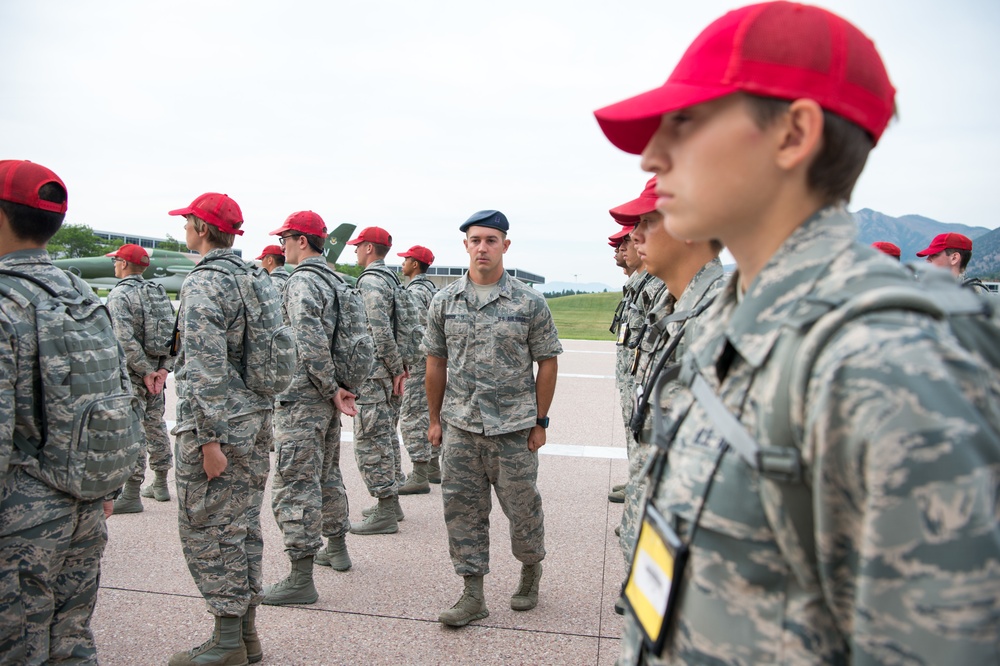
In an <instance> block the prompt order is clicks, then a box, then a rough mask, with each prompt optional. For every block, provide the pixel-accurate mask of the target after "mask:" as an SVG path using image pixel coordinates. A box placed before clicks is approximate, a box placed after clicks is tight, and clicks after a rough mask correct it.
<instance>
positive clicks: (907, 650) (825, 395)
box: [622, 208, 1000, 664]
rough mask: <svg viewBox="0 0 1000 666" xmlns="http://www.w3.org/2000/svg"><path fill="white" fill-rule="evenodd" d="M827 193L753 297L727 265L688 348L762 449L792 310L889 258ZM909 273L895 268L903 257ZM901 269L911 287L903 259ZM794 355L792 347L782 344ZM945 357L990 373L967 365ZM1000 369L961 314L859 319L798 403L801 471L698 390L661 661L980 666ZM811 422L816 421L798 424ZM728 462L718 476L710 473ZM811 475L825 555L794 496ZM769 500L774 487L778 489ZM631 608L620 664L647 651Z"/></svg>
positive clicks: (836, 341)
mask: <svg viewBox="0 0 1000 666" xmlns="http://www.w3.org/2000/svg"><path fill="white" fill-rule="evenodd" d="M855 233H856V229H855V225H854V222H853V221H852V220H851V218H850V216H849V215H848V214H847V213H846V211H844V210H843V209H841V208H827V209H824V210H822V211H820V212H818V213H817V214H816V215H814V216H813V217H812V218H810V219H809V220H807V221H806V222H805V223H804V224H803V225H802V226H801V227H799V228H798V229H797V230H796V231H795V232H794V233H793V234H792V235H791V236H790V237H789V238H788V239H787V240H786V241H785V242H784V244H783V245H782V246H781V247H780V248H779V249H778V250H777V251H776V252H775V253H774V255H773V256H772V258H771V259H770V261H769V263H768V264H767V265H766V266H765V267H764V268H763V270H762V271H761V272H760V274H759V275H758V276H757V278H756V279H755V280H754V282H753V283H752V284H751V285H750V286H749V290H748V292H747V293H746V295H745V296H743V297H738V295H737V289H738V282H737V280H735V279H734V280H731V281H730V282H729V283H728V284H727V286H726V288H725V289H724V290H723V291H722V293H721V294H720V296H719V299H718V300H717V301H716V303H715V304H714V305H713V306H712V307H711V308H710V309H709V310H708V311H707V312H706V313H705V315H704V316H702V317H700V318H699V327H698V331H697V332H698V335H697V336H696V337H694V338H692V340H691V343H690V346H689V347H688V355H689V356H690V358H691V359H694V360H695V361H697V363H698V366H699V367H700V368H701V373H702V375H703V376H704V378H705V380H706V382H707V383H708V385H709V386H710V387H711V389H712V390H713V391H715V392H716V394H717V395H719V396H720V398H721V400H722V401H723V402H724V403H725V405H726V406H727V408H728V410H729V411H730V412H731V413H732V414H734V415H735V416H737V417H738V418H739V419H740V420H741V422H742V424H743V426H744V427H745V428H746V429H747V430H748V432H749V433H750V435H751V436H753V437H754V438H755V439H756V440H757V441H758V442H759V443H760V445H761V446H783V444H782V443H780V442H777V441H775V442H772V441H771V438H770V436H769V433H768V432H767V431H765V430H764V429H763V428H761V427H760V426H761V424H763V423H766V422H767V421H768V418H769V414H770V409H771V408H772V404H773V400H772V398H773V396H774V395H775V393H776V392H778V391H787V390H788V389H787V387H786V386H779V385H778V383H779V380H780V378H781V376H782V374H783V373H782V366H783V363H784V359H783V358H776V354H775V353H772V352H774V351H775V350H778V349H780V347H779V346H778V344H777V343H778V341H779V339H781V338H782V333H783V330H782V329H783V322H784V321H785V320H786V319H787V318H789V317H790V316H793V315H794V314H795V313H796V311H797V310H798V309H799V308H801V307H803V306H807V305H808V303H809V301H810V300H811V299H823V298H824V297H830V296H832V295H835V294H837V292H838V291H839V290H840V289H841V288H842V287H843V285H845V284H848V283H853V282H858V281H862V282H863V281H864V280H865V278H866V274H869V273H870V271H871V270H872V269H873V268H875V266H876V262H878V264H879V265H881V268H880V269H879V270H881V271H882V272H883V273H884V272H885V271H886V270H887V269H886V268H885V261H884V259H883V258H882V257H881V256H877V254H878V253H877V251H875V250H872V249H871V248H868V247H863V246H861V245H859V244H857V243H855V242H853V241H854V237H855ZM889 270H895V269H889ZM898 270H899V271H900V280H901V282H909V281H910V280H911V279H912V278H910V277H909V275H908V274H907V272H906V271H905V269H904V268H899V269H898ZM777 356H780V354H777ZM949 366H951V367H955V368H960V369H961V370H962V372H963V373H965V376H967V377H968V376H976V378H977V380H978V381H977V382H976V385H964V384H958V383H956V382H955V381H953V380H952V376H951V374H950V372H949ZM998 395H1000V386H998V381H997V377H996V375H995V372H991V370H990V369H988V368H982V367H981V365H979V364H976V363H975V361H974V357H973V356H972V355H970V354H969V353H967V352H966V351H965V350H964V349H962V348H961V347H960V345H959V343H958V341H957V340H956V339H955V338H954V337H953V335H952V334H951V332H950V331H949V330H948V325H947V323H946V322H941V321H936V320H933V319H931V318H930V317H927V316H925V315H921V314H917V313H915V312H908V311H882V312H877V313H870V314H866V315H863V316H861V317H858V318H856V319H853V320H851V321H849V322H848V323H847V324H846V325H845V326H844V327H843V328H842V329H840V331H839V332H838V333H837V334H836V335H835V336H834V337H833V338H832V339H831V341H830V342H829V343H828V344H827V345H826V346H825V347H824V349H823V351H822V352H821V353H820V355H819V357H818V359H817V362H816V364H815V365H814V366H813V368H812V374H811V377H810V380H809V384H808V393H807V395H806V396H804V397H805V404H804V408H803V409H792V410H791V415H790V418H791V424H792V427H793V428H795V429H796V430H798V431H799V432H801V433H802V442H803V444H802V449H801V458H802V464H803V469H802V474H803V480H802V481H800V482H797V483H796V482H791V483H782V482H780V481H777V480H774V479H772V478H770V477H768V476H767V475H765V474H759V473H757V472H755V471H753V470H752V469H751V468H750V466H749V465H747V464H746V463H745V462H743V459H742V458H741V457H740V456H739V455H737V454H736V453H735V452H734V451H732V450H731V449H728V448H724V447H723V446H722V445H723V440H722V438H721V436H720V435H719V432H718V429H717V427H716V426H715V425H714V424H713V422H712V420H711V419H710V418H709V417H708V416H707V414H706V412H705V410H704V409H703V408H702V406H701V405H700V404H697V403H696V404H694V405H693V406H691V408H690V411H689V412H687V414H686V416H685V415H684V409H685V408H686V407H687V405H689V404H690V403H691V400H690V394H689V393H688V392H687V391H684V392H683V393H682V394H681V395H680V396H679V397H678V398H677V399H675V401H674V407H673V408H672V410H671V414H670V416H669V417H668V418H672V419H673V420H674V421H675V422H679V430H678V431H677V434H676V436H675V437H674V439H673V443H672V446H671V449H670V455H669V464H668V466H667V468H666V469H665V471H664V473H663V475H662V476H661V477H660V479H659V489H658V492H657V494H656V497H655V505H656V506H657V508H659V509H660V510H661V511H662V512H663V513H664V515H665V517H666V518H667V520H668V521H672V522H673V524H674V527H675V529H677V531H678V533H679V534H680V536H681V538H682V539H685V540H687V539H688V538H689V535H690V528H691V522H692V520H693V518H694V515H695V513H696V512H697V511H698V510H699V509H702V510H703V512H702V514H701V518H700V521H699V527H698V531H697V534H696V536H695V539H694V542H693V544H691V556H690V561H689V563H688V566H687V569H686V571H685V572H684V575H683V578H681V579H679V580H678V581H676V582H675V584H679V585H680V590H679V592H680V600H679V606H678V608H677V615H676V620H677V621H676V627H675V628H674V630H673V632H672V633H671V634H670V636H669V637H668V639H667V644H666V647H665V649H664V654H663V656H662V660H661V659H649V660H648V661H649V662H650V663H666V662H672V663H692V664H694V663H697V664H704V663H727V664H764V663H795V664H798V663H803V664H804V663H828V664H838V663H840V664H843V663H848V662H850V663H857V664H875V663H897V664H902V663H907V664H985V663H995V662H996V659H997V654H998V643H997V637H998V636H1000V626H998V617H1000V616H998V613H997V599H1000V576H998V575H997V570H998V566H1000V523H998V521H997V519H996V498H997V496H998V494H1000V488H998V479H1000V435H998V433H997V432H995V431H994V430H993V429H992V428H989V427H983V425H982V424H983V422H984V420H983V417H982V416H981V415H980V414H982V413H989V412H990V411H992V413H994V414H995V413H997V412H996V410H997V409H998V408H1000V404H998V402H1000V400H998ZM803 418H804V421H803ZM717 463H718V470H717V471H716V472H715V474H714V483H713V484H712V486H711V491H710V492H709V493H708V495H707V499H706V498H705V493H706V483H707V482H708V481H709V479H710V478H712V476H713V475H712V469H713V467H715V465H716V464H717ZM794 490H804V491H805V494H806V498H805V499H804V501H805V502H806V506H809V507H811V511H808V512H806V515H807V516H809V517H810V518H811V520H812V522H813V523H814V527H813V528H812V529H811V530H810V531H809V534H807V536H810V535H814V536H815V559H813V558H811V557H807V556H805V550H804V548H803V546H802V541H801V540H800V538H799V536H798V534H797V533H796V532H795V530H794V529H793V528H792V527H791V525H792V523H791V522H790V521H789V520H788V516H789V514H791V513H793V512H794V508H793V507H791V505H788V506H785V505H784V504H783V497H785V496H786V494H787V493H790V492H791V491H794ZM764 498H767V501H764ZM637 632H638V628H637V626H636V624H635V620H634V618H633V617H632V616H629V618H628V625H627V632H626V639H625V640H623V659H622V661H623V662H624V663H631V662H632V661H634V659H635V656H636V654H635V653H636V645H637V635H638V634H637Z"/></svg>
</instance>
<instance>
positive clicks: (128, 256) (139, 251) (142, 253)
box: [104, 243, 149, 266]
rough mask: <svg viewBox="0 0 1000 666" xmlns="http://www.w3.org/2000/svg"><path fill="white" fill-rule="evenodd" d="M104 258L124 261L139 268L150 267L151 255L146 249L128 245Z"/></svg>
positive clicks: (131, 244)
mask: <svg viewBox="0 0 1000 666" xmlns="http://www.w3.org/2000/svg"><path fill="white" fill-rule="evenodd" d="M104 256H105V257H117V258H118V259H124V260H125V261H127V262H129V263H130V264H136V265H137V266H149V254H148V253H147V252H146V248H144V247H142V246H140V245H135V244H133V243H126V244H125V245H122V246H121V247H120V248H118V249H117V250H115V251H114V252H108V253H107V254H106V255H104Z"/></svg>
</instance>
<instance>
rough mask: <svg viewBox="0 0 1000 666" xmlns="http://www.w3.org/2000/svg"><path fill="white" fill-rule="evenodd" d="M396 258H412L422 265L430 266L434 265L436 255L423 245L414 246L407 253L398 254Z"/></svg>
mask: <svg viewBox="0 0 1000 666" xmlns="http://www.w3.org/2000/svg"><path fill="white" fill-rule="evenodd" d="M396 256H397V257H410V258H411V259H416V260H417V261H419V262H420V263H422V264H427V265H428V266H430V265H431V264H433V263H434V253H433V252H431V251H430V250H428V249H427V248H426V247H424V246H423V245H414V246H413V247H411V248H410V249H409V250H407V251H406V252H397V253H396Z"/></svg>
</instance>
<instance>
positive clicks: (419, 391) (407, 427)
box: [399, 372, 437, 463]
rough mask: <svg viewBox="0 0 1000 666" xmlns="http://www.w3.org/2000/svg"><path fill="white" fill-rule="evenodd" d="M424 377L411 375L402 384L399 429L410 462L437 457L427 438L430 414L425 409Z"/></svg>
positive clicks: (423, 375)
mask: <svg viewBox="0 0 1000 666" xmlns="http://www.w3.org/2000/svg"><path fill="white" fill-rule="evenodd" d="M425 378H426V376H425V374H424V373H423V372H421V373H419V374H416V373H414V374H411V375H410V377H409V378H408V379H407V380H406V381H404V382H403V404H402V406H401V408H400V410H399V429H400V431H401V432H402V433H403V444H404V445H405V446H406V452H407V453H408V454H409V455H410V461H411V462H415V463H417V462H427V461H428V460H430V459H431V458H436V457H437V451H436V450H433V447H432V446H431V440H429V439H428V438H427V428H428V427H429V426H430V413H429V411H428V408H427V388H426V386H425V385H424V380H425Z"/></svg>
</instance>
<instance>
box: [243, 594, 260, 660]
mask: <svg viewBox="0 0 1000 666" xmlns="http://www.w3.org/2000/svg"><path fill="white" fill-rule="evenodd" d="M242 624H243V645H245V646H246V648H247V661H249V662H250V663H251V664H256V663H257V662H258V661H260V660H261V659H263V658H264V652H263V650H261V648H260V637H259V636H257V607H256V606H250V607H249V608H247V614H246V615H244V616H243V618H242Z"/></svg>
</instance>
